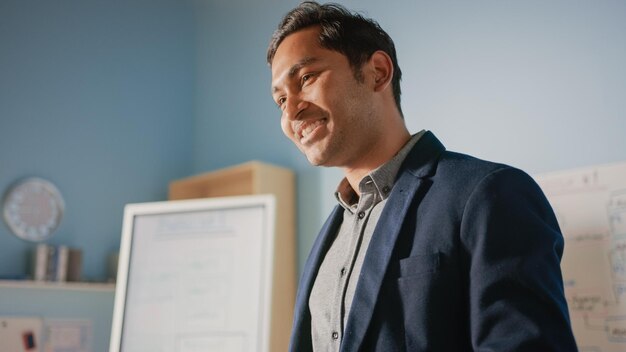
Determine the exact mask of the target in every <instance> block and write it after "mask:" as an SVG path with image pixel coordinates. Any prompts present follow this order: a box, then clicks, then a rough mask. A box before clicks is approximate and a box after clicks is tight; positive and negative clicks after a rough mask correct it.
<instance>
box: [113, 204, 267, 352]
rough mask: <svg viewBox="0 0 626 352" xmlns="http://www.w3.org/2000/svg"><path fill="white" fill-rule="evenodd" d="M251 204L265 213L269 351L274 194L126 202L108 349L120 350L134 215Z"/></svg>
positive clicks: (264, 305)
mask: <svg viewBox="0 0 626 352" xmlns="http://www.w3.org/2000/svg"><path fill="white" fill-rule="evenodd" d="M254 206H262V207H264V209H265V216H266V217H267V219H266V220H267V221H265V229H263V230H264V231H265V233H266V235H267V236H265V238H264V241H265V243H264V246H263V247H264V251H265V253H262V260H263V263H262V264H263V268H265V272H264V273H262V275H263V280H265V281H264V282H265V284H264V292H263V296H264V297H263V301H262V303H261V307H260V311H261V312H262V315H263V317H262V325H263V326H261V327H260V329H259V331H260V336H259V339H260V342H261V343H260V344H261V346H262V350H261V351H259V352H270V330H271V327H270V324H271V313H272V307H271V302H272V287H273V283H272V279H273V277H272V274H273V272H274V261H273V258H274V247H275V223H276V199H275V196H274V195H271V194H265V195H253V196H235V197H219V198H203V199H191V200H175V201H163V202H149V203H134V204H127V205H126V206H125V207H124V218H123V224H122V237H121V242H120V254H119V262H118V271H117V283H116V288H115V301H114V308H113V320H112V324H111V339H110V343H109V352H123V351H121V343H122V331H123V328H124V313H125V306H126V289H127V284H128V273H129V269H130V254H131V252H132V242H133V241H132V239H133V228H134V222H135V217H136V216H141V215H157V214H163V215H171V214H174V213H184V212H198V211H211V210H223V209H233V208H249V207H254Z"/></svg>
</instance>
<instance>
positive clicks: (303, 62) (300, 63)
mask: <svg viewBox="0 0 626 352" xmlns="http://www.w3.org/2000/svg"><path fill="white" fill-rule="evenodd" d="M318 60H319V59H318V58H316V57H312V56H306V57H304V58H303V59H302V60H300V61H298V62H296V63H295V64H294V65H293V66H291V67H290V68H289V71H287V77H288V78H292V77H293V76H295V75H296V73H298V71H300V70H301V69H302V68H303V67H306V66H307V65H310V64H312V63H314V62H315V61H318ZM277 90H278V88H277V87H274V88H273V89H272V91H273V92H276V91H277Z"/></svg>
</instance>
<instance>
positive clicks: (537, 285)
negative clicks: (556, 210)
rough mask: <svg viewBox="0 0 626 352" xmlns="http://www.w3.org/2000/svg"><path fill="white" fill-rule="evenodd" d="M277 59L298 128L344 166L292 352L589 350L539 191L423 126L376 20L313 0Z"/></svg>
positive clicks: (318, 155) (316, 155)
mask: <svg viewBox="0 0 626 352" xmlns="http://www.w3.org/2000/svg"><path fill="white" fill-rule="evenodd" d="M267 60H268V63H269V64H270V67H271V71H272V87H271V90H272V96H273V98H274V100H275V102H276V104H277V105H278V106H279V108H280V110H281V112H282V116H281V127H282V130H283V132H284V133H285V135H286V136H287V137H288V138H289V139H291V141H292V142H293V143H294V144H295V145H296V146H297V147H298V148H299V149H300V150H301V151H302V153H304V154H305V155H306V157H307V159H308V160H309V162H310V163H311V164H313V165H320V166H332V167H339V168H341V169H342V170H343V172H344V175H345V178H344V180H343V181H342V182H341V183H340V184H339V185H338V187H337V192H336V197H337V201H338V205H337V206H336V207H335V209H334V211H333V212H332V213H331V215H330V217H329V218H328V220H327V222H326V223H325V224H324V226H323V228H322V230H321V231H320V234H319V236H318V238H317V240H316V242H315V244H314V245H313V248H312V250H311V253H310V255H309V258H308V260H307V263H306V266H305V268H304V271H303V274H302V278H301V280H300V285H299V288H298V296H297V301H296V309H295V311H296V312H295V317H294V326H293V331H292V336H291V346H290V350H291V351H294V352H296V351H297V352H301V351H532V352H536V351H575V350H576V344H575V342H574V338H573V336H572V332H571V327H570V322H569V316H568V312H567V304H566V301H565V299H564V295H563V283H562V277H561V272H560V268H559V263H560V258H561V255H562V251H563V238H562V235H561V233H560V230H559V227H558V224H557V222H556V219H555V217H554V214H553V212H552V209H551V208H550V205H549V204H548V202H547V201H546V199H545V197H544V195H543V194H542V192H541V190H540V189H539V187H538V186H537V185H536V184H535V183H534V182H533V181H532V179H531V178H530V177H529V176H528V175H527V174H525V173H524V172H522V171H520V170H518V169H515V168H512V167H510V166H506V165H503V164H497V163H491V162H487V161H482V160H479V159H476V158H473V157H471V156H468V155H464V154H459V153H454V152H450V151H446V150H445V148H444V147H443V145H442V144H441V143H440V142H439V141H438V140H437V138H436V137H435V136H434V135H433V134H432V133H431V132H428V131H420V132H418V133H415V134H413V135H411V134H410V133H409V131H408V130H407V128H406V125H405V123H404V118H403V114H402V109H401V105H400V78H401V71H400V67H399V66H398V63H397V58H396V52H395V47H394V44H393V41H392V40H391V38H390V37H389V36H388V35H387V33H385V31H383V30H382V29H381V28H380V26H379V25H378V24H377V23H376V22H374V21H373V20H370V19H366V18H364V17H362V16H360V15H357V14H352V13H350V12H349V11H348V10H346V9H345V8H343V7H341V6H339V5H335V4H325V5H320V4H317V3H315V2H304V3H302V4H301V5H300V6H298V7H297V8H295V9H293V10H292V11H290V12H289V13H288V14H287V15H286V16H285V17H284V18H283V20H282V21H281V23H280V24H279V27H278V29H277V31H276V32H275V33H274V35H273V37H272V39H271V42H270V46H269V49H268V55H267Z"/></svg>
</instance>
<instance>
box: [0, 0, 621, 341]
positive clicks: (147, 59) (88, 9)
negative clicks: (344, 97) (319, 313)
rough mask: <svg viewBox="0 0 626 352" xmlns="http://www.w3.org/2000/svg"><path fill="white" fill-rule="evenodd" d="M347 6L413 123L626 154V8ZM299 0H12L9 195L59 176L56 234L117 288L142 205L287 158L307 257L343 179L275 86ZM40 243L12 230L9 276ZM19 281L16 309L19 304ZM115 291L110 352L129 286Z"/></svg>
mask: <svg viewBox="0 0 626 352" xmlns="http://www.w3.org/2000/svg"><path fill="white" fill-rule="evenodd" d="M340 3H341V4H344V5H345V6H347V7H348V8H350V9H352V10H356V11H359V12H361V13H363V14H364V15H366V16H368V17H372V18H374V19H376V20H377V21H378V22H379V23H380V25H381V26H382V27H383V28H384V29H385V30H386V31H387V32H388V33H389V34H390V35H391V37H392V38H393V39H394V41H395V43H396V47H397V51H398V57H399V63H400V67H401V68H402V71H403V81H402V92H403V94H402V101H403V111H404V115H405V119H406V121H407V124H408V126H409V129H410V131H411V132H417V131H419V130H421V129H428V130H431V131H433V132H434V133H435V134H436V135H437V136H438V137H439V138H440V140H441V141H442V142H443V143H444V144H445V145H446V147H447V148H448V149H450V150H455V151H460V152H464V153H469V154H473V155H475V156H477V157H480V158H484V159H490V160H494V161H499V162H503V163H508V164H511V165H514V166H517V167H520V168H522V169H524V170H526V171H527V172H529V173H530V174H533V175H537V174H541V173H545V172H550V171H557V170H565V169H571V168H578V167H584V166H591V165H598V164H606V163H615V162H621V161H626V138H625V137H624V135H625V133H626V65H624V62H626V41H625V40H624V38H625V37H626V21H624V18H626V2H623V1H619V0H615V1H608V0H599V1H593V2H590V1H583V0H553V1H539V0H530V1H483V0H479V1H472V2H465V1H437V2H434V1H416V0H397V1H393V2H389V1H384V2H383V1H375V0H361V1H356V0H354V1H340ZM297 4H298V1H287V0H266V1H243V0H188V1H186V0H127V1H121V0H115V1H80V0H58V1H34V0H0V190H1V191H2V193H4V192H5V191H6V190H7V189H8V188H9V187H10V186H11V185H12V184H13V183H14V182H16V181H17V180H19V179H22V178H24V177H29V176H38V177H43V178H46V179H48V180H50V181H52V182H53V183H54V184H56V186H57V187H58V188H59V190H60V191H61V193H62V195H63V197H64V199H65V204H66V212H65V217H64V218H63V221H62V223H61V226H60V227H59V229H58V230H57V232H56V233H55V234H54V236H53V237H52V238H51V239H50V240H49V241H47V242H48V243H50V244H65V245H69V246H72V247H77V248H80V249H82V251H83V277H84V278H85V279H87V280H93V281H105V280H106V279H107V275H108V274H107V260H108V258H109V256H110V255H111V253H114V252H115V251H117V249H118V248H119V240H120V232H121V223H122V213H123V207H124V205H125V204H127V203H135V202H148V201H158V200H165V199H166V198H167V186H168V183H169V182H170V181H172V180H174V179H178V178H182V177H186V176H190V175H194V174H198V173H202V172H206V171H210V170H215V169H218V168H223V167H227V166H231V165H235V164H239V163H243V162H246V161H249V160H261V161H264V162H269V163H273V164H276V165H281V166H285V167H288V168H291V169H293V170H294V171H295V172H296V175H297V184H298V186H297V191H298V193H297V197H298V219H297V222H298V234H297V235H298V256H299V258H298V261H299V263H300V264H299V265H300V267H301V266H302V265H303V263H304V260H305V259H306V256H307V254H308V251H309V249H310V247H311V245H312V242H313V239H314V238H315V236H316V234H317V231H318V229H319V227H320V226H321V224H322V222H323V221H324V220H325V217H326V216H327V214H328V212H329V211H330V209H331V208H332V207H333V206H334V196H333V191H334V188H335V186H336V184H337V183H338V181H339V180H340V178H341V173H340V172H339V171H338V170H332V169H324V168H313V167H311V166H309V165H308V164H307V162H306V159H305V158H304V156H302V155H301V154H300V153H299V151H298V150H297V149H296V148H295V147H294V146H292V145H291V143H290V142H289V141H288V140H287V139H286V138H285V137H284V136H283V135H282V132H281V130H280V125H279V118H280V116H279V111H278V110H277V108H276V107H275V105H274V103H273V102H272V99H271V96H270V89H269V86H270V71H269V68H268V66H267V64H266V62H265V50H266V47H267V44H268V41H269V37H270V35H271V33H272V32H273V30H274V29H275V28H276V26H277V24H278V21H279V20H280V18H281V17H282V15H284V14H285V12H287V11H288V10H289V9H291V8H292V7H294V6H295V5H297ZM33 246H34V245H33V244H31V243H28V242H25V241H22V240H20V239H18V238H17V237H15V236H13V235H12V234H11V232H10V231H9V229H8V228H7V227H6V226H5V225H4V224H2V225H0V277H4V278H11V277H19V276H22V275H26V274H27V260H28V259H27V258H28V253H29V252H30V251H32V249H33ZM2 290H3V289H2V288H0V297H3V298H2V300H0V301H2V302H4V303H2V302H0V314H10V313H12V312H17V308H15V305H14V304H13V303H10V301H8V300H7V299H5V298H4V297H6V293H5V296H2V295H3V291H2ZM31 294H32V296H31V297H28V295H26V296H27V297H25V298H23V301H21V302H22V303H24V302H27V300H28V299H35V298H34V297H36V295H37V294H38V293H36V292H32V293H31ZM60 296H64V297H65V298H59V299H60V300H61V301H60V303H59V305H60V306H61V308H60V309H70V308H68V307H65V308H63V307H62V306H63V305H64V304H65V305H71V302H72V298H71V297H69V298H67V297H66V296H67V295H60ZM99 299H100V300H99V301H98V300H94V302H96V303H97V304H98V305H99V308H98V309H99V310H98V311H97V312H96V314H98V315H99V316H98V318H97V319H96V327H95V328H94V330H96V334H94V341H95V346H96V348H95V350H96V351H100V350H102V351H103V350H105V349H106V346H107V345H108V330H107V329H108V328H109V326H107V323H110V316H107V314H108V313H107V312H108V311H109V309H112V293H107V294H103V295H102V297H101V298H99ZM96 303H94V304H96ZM24 304H27V303H24ZM109 304H110V305H111V306H110V307H109V306H108V305H109ZM70 310H71V309H70ZM45 313H46V312H44V314H45ZM49 313H50V314H55V311H51V312H49ZM107 319H108V320H107ZM98 324H99V325H98Z"/></svg>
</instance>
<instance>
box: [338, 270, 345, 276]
mask: <svg viewBox="0 0 626 352" xmlns="http://www.w3.org/2000/svg"><path fill="white" fill-rule="evenodd" d="M339 273H340V274H341V276H344V275H345V274H346V268H341V270H340V271H339Z"/></svg>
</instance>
